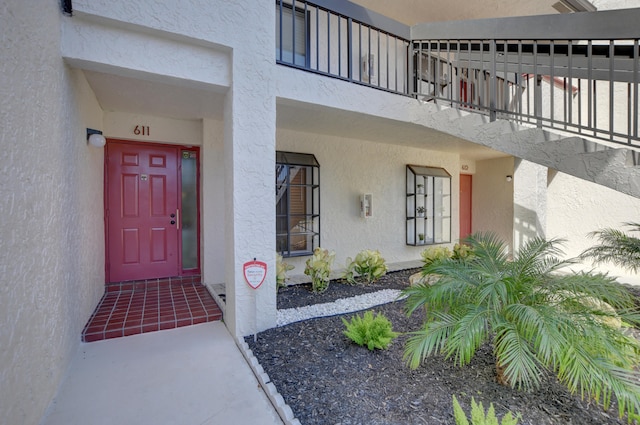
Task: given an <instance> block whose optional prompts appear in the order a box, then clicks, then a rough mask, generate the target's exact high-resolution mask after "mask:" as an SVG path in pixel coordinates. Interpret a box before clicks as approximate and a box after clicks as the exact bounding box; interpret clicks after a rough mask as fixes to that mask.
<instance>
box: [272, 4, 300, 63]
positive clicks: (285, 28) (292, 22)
mask: <svg viewBox="0 0 640 425" xmlns="http://www.w3.org/2000/svg"><path fill="white" fill-rule="evenodd" d="M281 14H282V44H281V43H280V15H281ZM304 17H305V14H304V11H302V10H296V12H295V15H294V13H293V10H292V9H291V7H290V6H286V5H282V7H280V4H278V3H276V58H278V59H279V60H282V61H284V62H288V63H293V64H296V65H301V66H305V65H306V53H307V37H306V33H307V31H306V23H305V19H304ZM294 43H295V57H294V55H293V52H294ZM281 46H282V57H281V56H280V47H281Z"/></svg>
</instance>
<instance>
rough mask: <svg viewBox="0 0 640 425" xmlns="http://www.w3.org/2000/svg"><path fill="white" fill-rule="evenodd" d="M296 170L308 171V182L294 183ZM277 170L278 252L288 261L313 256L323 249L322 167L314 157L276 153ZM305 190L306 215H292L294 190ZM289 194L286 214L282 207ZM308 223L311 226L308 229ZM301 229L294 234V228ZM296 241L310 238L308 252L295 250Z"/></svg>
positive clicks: (305, 154) (306, 242) (310, 155)
mask: <svg viewBox="0 0 640 425" xmlns="http://www.w3.org/2000/svg"><path fill="white" fill-rule="evenodd" d="M295 168H302V169H304V170H305V173H304V176H305V180H306V182H305V183H294V182H293V179H294V178H296V176H297V175H298V173H295V175H294V176H293V177H292V173H291V170H292V169H295ZM275 171H276V179H275V183H276V186H275V197H276V205H275V207H276V210H275V213H276V252H278V253H279V254H280V255H282V257H284V258H290V257H302V256H309V255H313V251H314V249H315V248H317V247H318V246H320V164H319V163H318V161H317V159H316V157H315V156H314V155H313V154H307V153H298V152H285V151H276V168H275ZM302 188H304V193H305V195H304V196H305V200H304V213H302V214H300V213H292V202H291V200H290V198H289V196H290V195H291V194H292V193H293V190H292V189H298V190H300V189H302ZM285 195H286V196H287V197H286V198H285V201H284V202H285V203H286V204H285V207H284V209H285V211H284V212H283V211H280V208H282V207H281V202H282V198H283V197H284V196H285ZM303 222H304V223H303ZM280 223H283V224H282V225H281V224H280ZM301 223H303V224H302V226H301ZM308 223H311V225H310V226H308ZM299 226H301V227H302V229H301V230H299V231H297V232H294V231H293V229H295V228H296V227H299ZM296 238H297V239H300V238H302V239H303V240H304V239H306V241H305V242H304V246H305V248H306V249H297V250H296V249H294V246H295V242H294V239H296ZM298 243H299V242H298Z"/></svg>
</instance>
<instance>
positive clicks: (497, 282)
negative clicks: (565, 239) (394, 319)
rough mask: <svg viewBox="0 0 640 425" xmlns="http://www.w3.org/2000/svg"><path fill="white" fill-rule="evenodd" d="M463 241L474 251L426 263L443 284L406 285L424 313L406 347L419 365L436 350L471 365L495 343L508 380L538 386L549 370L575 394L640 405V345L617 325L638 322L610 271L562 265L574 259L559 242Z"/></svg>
mask: <svg viewBox="0 0 640 425" xmlns="http://www.w3.org/2000/svg"><path fill="white" fill-rule="evenodd" d="M465 242H466V243H467V244H468V245H469V246H470V247H471V249H472V251H473V254H474V255H473V256H471V257H469V258H468V259H463V260H454V259H442V260H438V261H435V262H434V263H432V264H431V265H428V266H425V270H424V272H425V273H428V274H435V275H437V276H439V278H438V280H437V281H436V283H435V284H433V285H431V286H430V285H429V284H422V285H417V286H414V287H410V288H408V289H407V290H406V291H405V293H406V294H407V295H408V298H407V309H408V314H411V313H413V312H414V311H415V310H416V309H418V308H420V307H425V311H426V319H425V323H424V327H423V328H422V329H421V330H419V331H416V332H413V333H412V336H411V337H410V339H409V340H408V341H407V345H406V347H405V355H404V356H405V360H406V361H407V363H408V364H409V365H410V366H411V367H412V368H417V367H418V366H419V365H420V364H421V362H422V361H424V360H425V358H426V357H427V356H429V355H432V354H444V355H445V356H446V357H447V358H453V359H454V360H455V362H456V363H457V364H459V365H460V366H464V365H466V364H468V363H469V362H470V361H471V358H472V357H473V356H474V354H475V352H476V350H478V348H480V347H481V346H482V345H483V344H484V343H486V342H490V343H491V344H492V346H493V353H494V355H495V359H496V370H497V373H498V381H500V382H502V383H506V384H509V385H511V386H512V387H517V388H522V389H526V390H529V389H535V388H537V387H539V385H540V384H541V377H542V376H543V370H544V369H548V370H551V371H553V372H554V373H555V374H556V375H557V376H558V379H559V380H560V381H561V382H562V383H563V384H564V385H566V386H567V388H568V389H569V390H570V391H571V392H572V393H579V394H580V395H581V396H582V397H585V396H587V397H593V398H594V399H596V400H597V401H599V402H601V403H603V404H604V406H605V407H607V408H608V406H609V402H610V401H611V396H612V394H614V395H615V397H616V398H617V401H618V406H619V409H620V415H623V414H624V413H625V412H627V413H629V414H636V413H637V412H640V374H639V373H637V372H635V371H633V367H634V366H635V365H637V364H638V363H639V361H640V355H639V352H640V351H639V350H640V345H639V344H638V342H637V341H636V340H635V339H633V338H631V337H627V336H626V335H625V334H624V333H623V332H622V331H621V330H620V329H619V327H616V326H615V325H612V323H615V321H616V320H620V319H622V321H624V322H627V323H634V324H635V323H638V321H637V319H638V317H637V312H636V311H635V310H634V308H633V299H632V298H631V296H630V295H629V294H628V293H627V292H626V291H625V290H624V288H623V287H621V286H620V285H618V284H617V283H616V282H615V281H614V280H613V279H612V278H609V277H607V276H606V275H601V274H587V273H573V272H566V273H560V271H561V269H563V268H565V267H566V266H568V265H569V264H571V263H572V261H571V260H560V256H561V254H562V252H561V250H560V249H559V248H558V245H559V244H560V242H561V241H560V240H550V241H545V240H543V239H533V240H531V241H530V242H529V243H528V244H526V246H525V247H524V248H522V249H521V250H520V251H519V252H518V254H517V255H516V256H515V258H513V259H512V260H511V259H510V258H509V256H508V253H507V250H506V247H505V244H504V243H502V242H501V241H500V240H499V239H498V238H497V237H496V236H495V235H492V234H476V235H472V236H471V237H469V238H467V240H466V241H465ZM618 323H619V322H618Z"/></svg>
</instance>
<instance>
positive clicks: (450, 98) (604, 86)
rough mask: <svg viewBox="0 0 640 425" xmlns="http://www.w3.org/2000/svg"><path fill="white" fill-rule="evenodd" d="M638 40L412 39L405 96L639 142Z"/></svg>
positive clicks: (627, 142)
mask: <svg viewBox="0 0 640 425" xmlns="http://www.w3.org/2000/svg"><path fill="white" fill-rule="evenodd" d="M638 44H639V40H638V38H634V39H608V40H572V39H551V40H549V39H547V40H510V39H504V40H499V39H479V40H437V39H435V40H414V41H413V63H414V72H413V75H414V81H413V93H412V94H413V95H415V96H417V97H418V98H420V99H423V100H428V101H435V102H437V103H439V104H446V105H449V106H452V107H457V108H460V109H466V110H469V111H473V112H478V113H483V114H487V115H488V116H489V117H490V119H491V120H495V119H497V118H501V119H507V120H512V121H517V122H519V123H528V124H533V125H535V126H537V127H545V128H549V129H553V130H557V131H566V132H570V133H576V134H580V135H583V136H586V137H593V138H597V139H601V140H606V141H609V142H614V143H621V144H625V145H631V146H635V147H640V135H639V134H638V119H639V116H640V111H639V109H638V108H639V104H638V91H639V90H638V84H639V81H638V80H639V76H638V70H639V69H640V64H639V47H638Z"/></svg>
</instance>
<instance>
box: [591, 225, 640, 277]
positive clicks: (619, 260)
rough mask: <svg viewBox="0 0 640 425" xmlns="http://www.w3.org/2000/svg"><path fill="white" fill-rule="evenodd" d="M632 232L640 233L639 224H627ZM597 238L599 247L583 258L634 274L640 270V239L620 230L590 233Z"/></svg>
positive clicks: (592, 249) (593, 248)
mask: <svg viewBox="0 0 640 425" xmlns="http://www.w3.org/2000/svg"><path fill="white" fill-rule="evenodd" d="M624 225H625V226H627V227H629V228H630V229H631V231H632V232H640V224H639V223H625V224H624ZM589 236H590V237H593V238H597V240H598V245H596V246H593V247H591V248H589V249H587V250H586V251H584V252H583V253H582V255H581V256H582V257H583V258H591V259H592V260H593V261H594V262H595V263H596V264H598V263H612V264H615V265H617V266H620V267H622V268H625V269H627V270H630V271H632V272H634V273H637V272H638V271H639V270H640V238H637V237H635V236H631V235H629V234H626V233H624V232H623V231H621V230H618V229H602V230H598V231H595V232H591V233H589Z"/></svg>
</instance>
